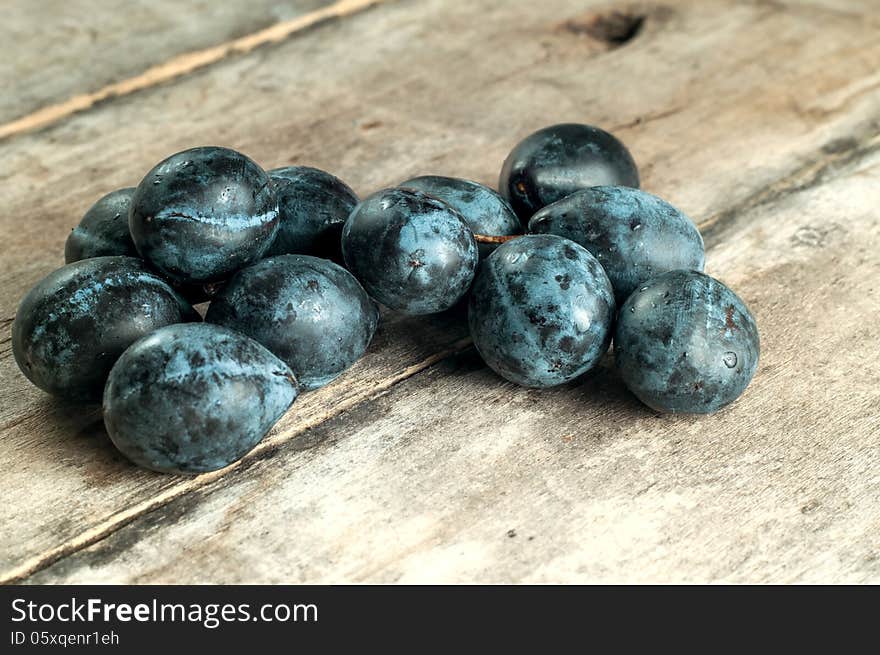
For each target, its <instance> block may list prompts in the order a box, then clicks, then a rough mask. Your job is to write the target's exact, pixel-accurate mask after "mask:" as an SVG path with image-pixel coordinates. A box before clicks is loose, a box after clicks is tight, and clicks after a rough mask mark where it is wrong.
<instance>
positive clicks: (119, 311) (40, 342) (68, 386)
mask: <svg viewBox="0 0 880 655" xmlns="http://www.w3.org/2000/svg"><path fill="white" fill-rule="evenodd" d="M199 320H201V319H200V318H199V315H198V314H197V313H196V312H195V311H194V310H193V308H192V307H191V306H190V305H189V304H188V303H187V302H186V301H185V300H184V299H183V298H181V297H180V296H179V295H178V294H177V293H176V292H175V291H174V290H173V289H172V288H171V287H170V286H169V285H168V283H167V282H166V281H165V280H163V279H162V278H160V277H159V276H158V275H157V274H156V273H154V272H153V271H151V270H149V269H148V268H147V266H146V265H145V264H144V262H143V261H142V260H140V259H137V258H134V257H94V258H90V259H84V260H82V261H79V262H75V263H73V264H68V265H67V266H64V267H63V268H60V269H58V270H57V271H55V272H53V273H50V274H49V275H48V276H47V277H45V278H43V280H41V281H40V282H38V283H37V285H36V286H35V287H34V288H33V289H31V290H30V291H29V292H28V293H27V295H26V296H25V297H24V298H23V299H22V301H21V304H20V305H19V307H18V312H17V313H16V315H15V321H14V322H13V324H12V351H13V353H14V355H15V361H16V362H17V363H18V366H19V368H21V370H22V372H23V373H24V374H25V376H26V377H27V378H28V379H29V380H30V381H31V382H33V383H34V384H35V385H36V386H38V387H39V388H40V389H43V390H44V391H46V392H48V393H50V394H53V395H55V396H60V397H63V398H69V399H72V400H89V401H97V400H100V398H101V390H102V389H103V388H104V381H105V380H106V379H107V374H108V373H109V372H110V368H111V367H112V366H113V363H114V362H115V361H116V358H117V357H119V355H121V354H122V351H124V350H125V349H126V348H128V346H130V345H131V344H132V343H133V342H135V341H136V340H137V339H140V338H141V337H142V336H144V335H145V334H149V333H150V332H152V331H153V330H155V329H157V328H160V327H163V326H165V325H169V324H171V323H180V322H184V321H199Z"/></svg>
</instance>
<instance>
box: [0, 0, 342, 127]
mask: <svg viewBox="0 0 880 655" xmlns="http://www.w3.org/2000/svg"><path fill="white" fill-rule="evenodd" d="M329 4H332V0H287V1H286V2H278V0H248V1H247V2H241V1H238V2H223V3H214V4H209V3H206V2H202V1H194V0H188V1H186V2H180V1H179V0H178V1H169V0H149V1H141V0H136V1H134V2H132V1H131V0H109V1H108V0H41V1H40V2H33V1H32V0H11V2H10V3H9V5H11V6H4V9H5V10H6V11H5V12H4V18H5V20H4V21H3V22H2V23H0V43H2V44H5V45H6V48H4V50H3V55H4V56H3V57H0V85H2V88H3V89H4V91H5V93H4V94H3V96H2V98H0V139H2V138H5V137H7V136H9V135H10V134H14V133H16V132H20V131H23V130H27V129H34V128H36V127H41V126H43V125H45V124H48V123H50V122H52V121H54V120H58V119H59V118H63V117H65V116H67V115H69V114H71V113H73V112H74V111H81V110H82V109H85V108H88V107H90V106H91V105H93V104H95V103H96V102H100V101H101V100H106V99H107V98H109V97H111V96H114V95H120V94H124V93H130V92H131V91H132V90H134V89H136V88H143V87H144V86H149V85H150V84H156V83H159V82H163V81H167V79H170V78H171V77H173V76H175V75H179V74H183V73H185V72H188V70H192V69H193V68H194V66H195V65H196V64H200V65H204V64H205V63H206V62H207V60H206V54H208V55H211V54H213V55H215V56H214V60H217V59H219V58H222V56H225V55H227V54H229V53H233V52H236V51H240V50H241V47H240V45H241V43H240V42H241V41H242V39H244V40H245V41H246V40H247V39H248V38H250V39H253V36H252V34H253V33H257V34H258V35H261V36H262V37H265V34H266V30H267V29H271V30H274V31H276V32H277V31H278V30H279V25H280V27H281V30H286V29H289V28H290V27H293V29H297V28H298V27H299V28H301V27H302V26H303V25H305V26H307V25H309V24H311V20H310V19H309V18H307V19H306V20H305V21H303V20H302V16H303V15H308V14H310V13H313V12H316V11H320V10H322V9H323V10H325V11H326V9H325V8H326V6H327V5H329ZM348 4H350V3H348ZM235 37H239V38H238V39H235ZM230 39H235V40H234V41H232V42H231V43H229V41H230ZM258 39H259V40H260V41H261V42H262V43H265V42H267V41H268V39H265V38H260V37H258ZM13 44H14V46H15V47H12V45H13ZM246 44H247V43H245V45H246ZM236 45H239V47H238V48H236V47H235V46H236ZM217 46H221V47H222V48H225V49H224V50H223V51H221V52H217V51H216V47H217ZM196 53H197V54H198V55H199V56H194V55H195V54H196ZM175 55H182V56H181V57H175ZM217 55H219V56H217ZM159 64H162V66H157V65H159ZM154 66H157V68H155V69H152V70H148V69H151V68H152V67H154ZM145 71H146V72H145Z"/></svg>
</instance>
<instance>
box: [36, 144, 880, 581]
mask: <svg viewBox="0 0 880 655" xmlns="http://www.w3.org/2000/svg"><path fill="white" fill-rule="evenodd" d="M874 148H875V152H874V154H873V155H872V156H870V157H867V158H865V159H863V160H862V161H859V162H857V163H853V165H852V166H851V167H850V169H849V170H847V171H846V172H845V174H843V175H842V176H841V177H840V178H839V179H836V180H833V181H830V182H828V183H826V184H823V185H820V186H818V187H815V188H811V189H807V190H804V191H800V192H796V193H793V194H791V195H788V196H786V197H783V198H780V199H778V200H777V201H775V202H773V203H770V204H767V205H765V206H762V207H760V208H758V209H755V210H753V211H752V212H751V214H750V215H749V216H743V217H742V219H741V220H740V221H739V222H738V224H737V226H736V228H735V229H732V231H731V233H730V235H729V238H728V239H726V240H724V241H722V242H721V243H718V244H717V245H716V246H715V247H713V248H711V249H710V250H709V252H708V261H709V263H710V270H711V271H712V272H713V273H715V274H716V275H719V276H720V277H722V278H723V279H726V280H727V281H728V282H729V283H731V284H733V285H734V287H735V288H736V289H737V290H738V291H739V292H740V293H741V294H742V296H743V297H744V298H745V299H747V301H748V302H749V303H750V305H751V307H752V308H753V310H754V311H755V313H756V316H757V319H758V323H759V325H760V328H761V331H762V343H763V352H762V364H761V366H760V369H759V372H758V375H757V376H756V378H755V380H754V382H753V384H752V386H751V387H750V388H749V390H748V391H747V392H746V394H745V396H744V397H743V398H741V399H740V400H739V401H738V402H737V403H735V404H734V405H733V406H731V407H730V408H728V409H726V410H724V411H722V412H721V413H718V414H715V415H712V416H706V417H675V416H661V415H657V414H654V413H653V412H651V411H650V410H648V409H647V408H645V407H643V406H641V405H639V403H638V402H637V401H636V400H635V399H634V398H632V397H631V396H630V395H629V394H628V393H627V392H626V390H625V389H624V388H623V387H622V385H621V383H620V382H619V380H618V379H617V378H616V376H615V375H614V371H613V369H612V368H611V367H610V366H606V367H605V368H603V369H602V370H600V371H599V372H598V373H597V374H596V375H595V376H594V377H593V378H592V379H591V380H589V381H587V382H586V383H584V384H581V385H572V386H570V387H568V388H563V389H557V390H552V391H533V390H526V389H522V388H516V387H514V386H512V385H510V384H507V383H504V382H503V381H502V380H501V379H499V378H498V377H496V376H495V375H493V374H492V373H491V372H489V371H488V370H487V369H486V368H484V367H483V366H482V365H481V363H480V362H479V360H478V358H477V357H476V355H474V354H473V353H472V354H471V355H470V356H463V357H461V358H459V359H458V360H457V361H454V362H452V361H446V362H443V363H442V364H439V365H438V366H436V367H434V368H433V369H431V370H430V371H427V372H425V373H423V374H421V375H419V376H417V377H414V378H412V379H410V380H408V381H407V382H405V383H403V384H401V385H399V386H398V387H396V388H394V389H392V390H391V391H390V392H389V393H388V394H387V395H386V396H384V397H382V398H379V399H376V400H373V401H371V402H369V403H366V404H364V405H362V406H361V407H359V408H358V409H357V410H356V411H354V412H351V413H350V414H347V415H345V416H342V417H339V418H338V419H336V420H334V421H331V422H329V423H326V424H324V425H323V426H321V427H319V428H317V429H315V430H313V431H311V432H309V433H308V435H307V437H306V438H303V439H300V440H299V441H297V442H295V443H294V444H292V445H291V446H292V447H289V448H286V449H283V450H281V451H280V452H279V453H278V454H277V455H276V456H275V457H274V458H272V459H266V460H261V461H259V462H256V463H254V464H253V466H251V467H248V468H246V469H241V470H238V471H236V472H235V473H233V474H232V475H231V476H230V478H229V479H227V480H225V481H223V483H222V484H212V485H211V486H210V487H208V488H205V489H203V490H200V491H199V492H197V493H194V494H190V495H189V496H187V497H185V498H182V499H180V500H177V501H175V502H173V503H171V504H170V505H169V506H168V507H167V508H165V509H164V510H163V511H162V512H156V513H154V514H148V515H145V516H143V517H142V518H140V519H139V520H137V521H136V522H134V523H133V524H131V525H129V526H126V527H125V528H123V529H122V530H120V531H118V532H116V533H115V534H113V535H112V536H110V537H109V538H107V539H106V540H104V541H102V542H100V543H98V544H95V545H94V546H92V547H90V548H88V549H86V550H84V551H82V552H80V553H77V554H76V555H74V556H72V557H70V558H68V559H66V560H63V561H61V562H59V563H57V564H56V565H55V566H53V567H51V568H49V569H47V570H45V571H43V572H41V573H39V574H38V575H36V576H35V577H34V578H33V580H32V581H34V582H65V583H70V582H86V581H89V582H96V581H97V582H138V583H144V582H147V583H150V582H171V581H188V582H253V581H255V580H258V581H261V582H344V581H355V582H409V583H424V582H456V581H472V580H481V581H493V582H566V581H568V582H571V581H579V582H620V581H627V582H634V581H638V582H679V581H691V582H707V581H733V582H845V581H846V582H878V581H880V530H878V527H880V477H878V475H877V471H878V467H880V410H878V408H880V375H878V372H877V370H876V367H865V363H866V362H876V361H878V360H880V325H878V323H877V321H876V320H873V321H858V320H855V321H854V320H852V319H853V317H865V318H867V317H874V318H876V317H877V316H878V315H880V288H878V287H877V280H878V279H880V217H878V215H877V213H876V211H875V207H876V206H877V203H878V202H880V139H877V140H875V142H874ZM440 401H442V402H440Z"/></svg>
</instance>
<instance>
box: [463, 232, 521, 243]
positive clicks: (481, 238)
mask: <svg viewBox="0 0 880 655" xmlns="http://www.w3.org/2000/svg"><path fill="white" fill-rule="evenodd" d="M521 236H522V234H509V235H504V236H491V235H489V234H474V239H476V240H477V243H507V242H508V241H511V240H513V239H516V238H518V237H521Z"/></svg>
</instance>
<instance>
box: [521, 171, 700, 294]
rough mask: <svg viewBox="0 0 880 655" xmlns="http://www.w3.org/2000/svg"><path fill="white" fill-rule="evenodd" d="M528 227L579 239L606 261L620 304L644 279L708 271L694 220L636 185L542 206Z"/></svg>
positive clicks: (593, 190)
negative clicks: (688, 271) (669, 272)
mask: <svg viewBox="0 0 880 655" xmlns="http://www.w3.org/2000/svg"><path fill="white" fill-rule="evenodd" d="M529 231H530V232H534V233H538V234H557V235H559V236H561V237H565V238H566V239H571V240H572V241H576V242H577V243H579V244H580V245H582V246H583V247H584V248H586V249H587V250H589V251H590V252H591V253H593V255H594V256H595V257H596V259H598V260H599V262H600V263H601V264H602V266H603V267H604V269H605V272H606V273H607V274H608V279H609V280H611V286H613V287H614V295H615V298H616V299H617V303H618V305H621V304H623V302H624V301H625V300H626V299H627V298H628V297H629V295H630V294H631V293H632V292H633V291H634V290H635V288H636V287H638V286H639V284H640V283H642V282H644V281H645V280H647V279H649V278H652V277H655V276H657V275H660V274H661V273H665V272H667V271H674V270H678V269H693V270H695V271H702V270H703V238H702V237H701V236H700V231H699V230H698V229H697V226H696V225H694V223H693V221H691V219H689V218H688V217H687V216H685V215H684V214H683V213H681V212H680V211H679V210H678V209H676V208H675V207H673V206H672V205H670V204H669V203H667V202H665V201H663V200H661V199H660V198H658V197H657V196H654V195H651V194H650V193H646V192H644V191H639V190H638V189H633V188H631V187H621V186H616V187H592V188H589V189H584V190H583V191H577V192H575V193H573V194H571V195H570V196H567V197H565V198H563V199H562V200H557V201H556V202H554V203H552V204H550V205H547V206H546V207H544V208H543V209H539V210H538V211H537V213H535V215H534V216H532V219H531V220H530V221H529Z"/></svg>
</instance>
